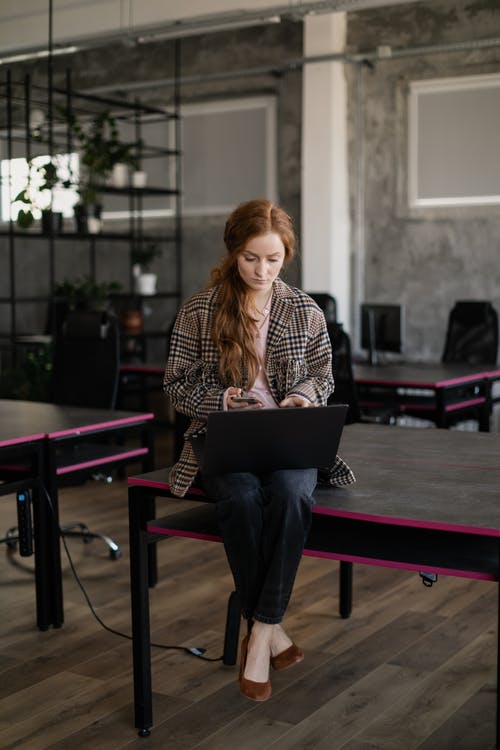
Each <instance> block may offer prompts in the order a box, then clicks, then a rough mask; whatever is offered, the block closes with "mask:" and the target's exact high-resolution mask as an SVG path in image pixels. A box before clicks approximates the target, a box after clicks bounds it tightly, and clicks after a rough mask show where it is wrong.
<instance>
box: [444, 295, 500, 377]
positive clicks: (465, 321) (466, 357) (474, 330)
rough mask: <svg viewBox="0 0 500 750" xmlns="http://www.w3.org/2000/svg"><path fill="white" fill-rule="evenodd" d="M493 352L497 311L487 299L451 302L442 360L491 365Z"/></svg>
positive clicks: (495, 338)
mask: <svg viewBox="0 0 500 750" xmlns="http://www.w3.org/2000/svg"><path fill="white" fill-rule="evenodd" d="M497 355H498V314H497V311H496V310H495V308H494V307H493V305H492V304H491V302H487V301H479V300H477V301H476V300H460V301H458V302H455V304H454V306H453V308H452V309H451V311H450V314H449V317H448V327H447V331H446V339H445V345H444V350H443V355H442V358H441V359H442V361H443V362H446V363H466V364H469V365H490V364H491V365H494V364H496V361H497Z"/></svg>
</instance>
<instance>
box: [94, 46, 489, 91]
mask: <svg viewBox="0 0 500 750" xmlns="http://www.w3.org/2000/svg"><path fill="white" fill-rule="evenodd" d="M494 47H500V37H494V38H491V39H476V40H473V41H465V42H452V43H449V44H438V45H426V46H419V47H403V48H393V47H388V46H387V45H383V46H379V47H377V48H376V49H375V50H369V51H366V52H359V53H355V54H348V53H341V52H335V53H331V54H324V55H311V56H308V57H298V58H293V59H291V60H287V61H286V62H284V63H281V64H279V65H259V66H256V67H253V68H240V69H238V70H228V71H224V72H221V73H208V74H206V73H205V74H199V75H191V76H183V77H182V78H181V81H180V83H181V84H182V85H183V86H186V85H189V84H197V83H204V82H205V81H207V82H208V81H211V82H216V81H225V80H230V79H233V78H246V77H255V76H262V75H283V74H285V73H289V72H291V71H293V70H298V69H300V68H302V67H303V66H304V65H311V64H314V63H322V62H344V63H350V64H363V65H368V66H369V67H373V66H374V65H375V63H377V62H381V61H386V60H390V59H392V60H397V59H401V58H405V57H422V56H424V55H438V54H449V53H453V52H464V51H469V50H477V49H489V48H494ZM175 85H176V79H175V78H157V79H155V80H150V81H137V82H135V83H128V84H113V85H111V86H99V87H96V88H93V89H91V93H93V94H104V93H107V92H110V91H139V90H142V89H150V88H154V87H158V86H161V87H165V86H167V87H168V86H175Z"/></svg>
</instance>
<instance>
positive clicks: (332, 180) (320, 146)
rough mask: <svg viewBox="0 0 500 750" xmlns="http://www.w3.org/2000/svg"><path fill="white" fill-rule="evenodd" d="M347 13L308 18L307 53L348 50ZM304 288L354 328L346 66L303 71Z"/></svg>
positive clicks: (309, 66)
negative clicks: (330, 300) (322, 295)
mask: <svg viewBox="0 0 500 750" xmlns="http://www.w3.org/2000/svg"><path fill="white" fill-rule="evenodd" d="M345 38H346V14H345V13H330V14H325V15H323V14H322V15H318V16H310V17H306V18H305V21H304V55H305V56H311V55H323V54H330V53H335V52H340V53H341V52H343V51H344V48H345ZM303 86H304V90H303V118H302V123H303V124H302V164H303V172H302V238H301V257H302V287H303V289H304V290H305V291H310V292H329V293H330V294H332V295H333V296H334V297H335V298H336V300H337V317H338V320H339V322H341V323H343V324H344V326H345V328H346V329H349V327H350V319H349V318H350V299H349V297H350V263H349V254H350V251H349V191H348V172H347V87H346V81H345V75H344V64H343V63H342V62H321V63H308V64H307V65H305V66H304V72H303Z"/></svg>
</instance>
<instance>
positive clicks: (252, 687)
mask: <svg viewBox="0 0 500 750" xmlns="http://www.w3.org/2000/svg"><path fill="white" fill-rule="evenodd" d="M249 637H250V636H248V635H246V636H245V637H244V638H243V640H242V642H241V659H240V676H239V680H240V692H241V693H242V694H243V695H245V696H246V697H247V698H250V700H251V701H267V699H268V698H270V697H271V693H272V688H271V680H268V681H267V682H254V681H253V680H247V678H246V677H244V676H243V673H244V671H245V665H246V663H247V649H248V639H249Z"/></svg>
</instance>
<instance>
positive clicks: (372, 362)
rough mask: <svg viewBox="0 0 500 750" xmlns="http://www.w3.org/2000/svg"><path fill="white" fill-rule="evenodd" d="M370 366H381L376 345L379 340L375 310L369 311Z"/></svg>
mask: <svg viewBox="0 0 500 750" xmlns="http://www.w3.org/2000/svg"><path fill="white" fill-rule="evenodd" d="M368 335H369V340H368V364H369V365H372V366H376V365H378V364H379V359H378V354H377V349H376V343H377V338H376V335H375V314H374V312H373V310H369V311H368Z"/></svg>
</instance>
